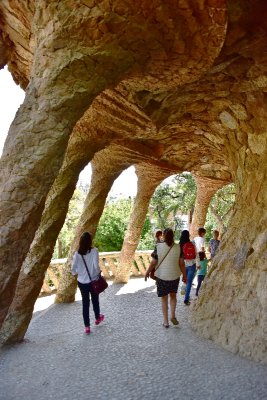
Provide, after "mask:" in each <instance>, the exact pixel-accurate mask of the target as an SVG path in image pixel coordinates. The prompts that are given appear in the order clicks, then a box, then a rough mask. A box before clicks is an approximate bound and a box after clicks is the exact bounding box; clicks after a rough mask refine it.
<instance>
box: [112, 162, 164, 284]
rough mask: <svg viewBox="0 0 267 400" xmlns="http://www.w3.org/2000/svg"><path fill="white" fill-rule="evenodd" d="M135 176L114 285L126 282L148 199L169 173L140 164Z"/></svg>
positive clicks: (149, 165)
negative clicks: (134, 191)
mask: <svg viewBox="0 0 267 400" xmlns="http://www.w3.org/2000/svg"><path fill="white" fill-rule="evenodd" d="M136 174H137V176H138V186H137V195H136V197H135V201H134V206H133V210H132V213H131V216H130V219H129V224H128V228H127V231H126V234H125V238H124V241H123V245H122V250H121V254H120V259H119V266H118V268H117V272H116V276H115V283H127V282H128V280H129V275H130V270H131V264H132V260H133V257H134V253H135V250H136V248H137V246H138V242H139V239H140V235H141V232H142V228H143V225H144V221H145V218H146V214H147V209H148V206H149V202H150V199H151V197H152V196H153V193H154V191H155V189H156V187H157V186H158V185H159V184H160V183H161V182H162V181H163V180H164V179H165V178H167V177H168V176H169V175H171V172H170V171H166V170H164V169H160V168H159V167H156V166H155V165H151V164H145V163H142V164H139V165H136Z"/></svg>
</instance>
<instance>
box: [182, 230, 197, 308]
mask: <svg viewBox="0 0 267 400" xmlns="http://www.w3.org/2000/svg"><path fill="white" fill-rule="evenodd" d="M179 243H180V247H181V251H182V258H183V260H184V264H185V270H186V278H187V283H186V288H185V297H184V304H185V305H187V306H189V305H190V292H191V288H192V283H193V280H194V277H195V274H196V269H197V266H198V267H199V256H198V253H197V249H196V245H195V243H194V242H191V241H190V237H189V231H188V230H186V229H185V230H183V231H182V233H181V237H180V242H179Z"/></svg>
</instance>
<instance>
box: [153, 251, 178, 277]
mask: <svg viewBox="0 0 267 400" xmlns="http://www.w3.org/2000/svg"><path fill="white" fill-rule="evenodd" d="M172 247H173V245H172V246H171V247H170V248H169V250H168V251H167V253H166V254H165V256H164V257H163V259H162V260H161V262H160V263H159V265H156V267H157V268H156V267H154V268H153V269H152V271H151V272H150V274H149V278H151V279H154V281H155V280H156V277H155V272H156V271H157V269H158V268H159V267H160V266H161V263H162V262H163V260H165V258H166V257H167V255H168V254H169V252H170V251H171V249H172Z"/></svg>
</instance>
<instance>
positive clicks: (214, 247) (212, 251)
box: [209, 230, 221, 258]
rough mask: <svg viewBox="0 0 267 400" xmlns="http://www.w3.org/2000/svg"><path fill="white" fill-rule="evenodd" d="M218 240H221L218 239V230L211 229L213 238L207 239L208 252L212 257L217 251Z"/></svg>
mask: <svg viewBox="0 0 267 400" xmlns="http://www.w3.org/2000/svg"><path fill="white" fill-rule="evenodd" d="M220 242H221V241H220V240H219V231H217V230H214V231H213V239H211V240H210V241H209V252H210V257H211V258H213V257H214V256H215V254H216V253H217V250H218V247H219V244H220Z"/></svg>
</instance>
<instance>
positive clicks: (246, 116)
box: [191, 91, 267, 363]
mask: <svg viewBox="0 0 267 400" xmlns="http://www.w3.org/2000/svg"><path fill="white" fill-rule="evenodd" d="M246 99H247V100H246V105H245V106H246V107H242V108H241V106H240V107H239V109H241V111H242V114H240V120H239V119H238V117H239V114H238V113H235V114H236V115H235V116H233V115H232V114H231V115H230V114H229V112H226V111H225V112H224V113H223V116H222V115H220V117H221V119H222V123H223V124H224V125H225V124H227V123H228V121H229V120H230V121H231V122H232V121H234V122H235V123H234V124H232V127H231V129H232V132H230V133H229V127H228V137H227V139H228V143H227V144H228V146H227V151H228V157H229V161H230V162H231V165H232V170H233V177H234V181H235V184H236V191H237V194H236V204H235V207H234V212H233V216H232V218H231V221H230V224H229V226H228V229H227V232H226V233H225V234H224V236H223V239H222V242H221V244H220V252H219V253H218V255H217V256H216V257H215V258H214V260H213V264H212V267H211V270H210V271H209V273H208V276H207V277H206V279H205V281H204V285H203V288H202V287H201V292H200V294H199V298H198V301H197V303H196V305H195V307H194V309H193V313H192V316H191V322H192V325H193V327H194V328H195V329H196V330H197V332H198V333H199V334H201V335H203V336H204V337H205V338H209V339H212V340H214V341H215V342H216V343H219V344H221V345H222V346H223V347H224V348H226V349H228V350H230V351H232V352H234V353H237V352H238V353H240V354H241V355H243V356H245V357H249V358H252V359H254V360H256V361H263V362H266V363H267V335H266V332H267V291H266V284H267V262H266V261H267V163H266V154H267V131H266V120H267V106H266V101H265V100H264V96H263V95H262V94H259V93H258V94H257V92H256V91H254V92H250V93H249V94H247V97H246ZM248 110H249V111H248ZM226 114H228V115H226ZM222 117H223V118H222ZM226 117H227V119H226ZM247 120H248V121H249V123H247V122H246V121H247ZM242 128H243V129H242ZM233 129H237V130H238V134H233Z"/></svg>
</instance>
